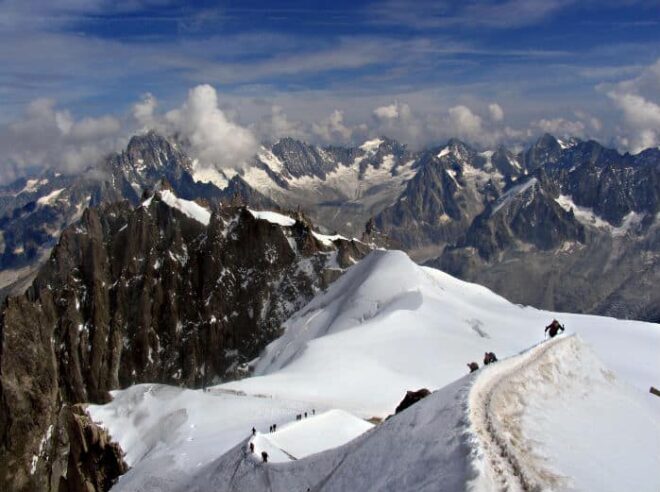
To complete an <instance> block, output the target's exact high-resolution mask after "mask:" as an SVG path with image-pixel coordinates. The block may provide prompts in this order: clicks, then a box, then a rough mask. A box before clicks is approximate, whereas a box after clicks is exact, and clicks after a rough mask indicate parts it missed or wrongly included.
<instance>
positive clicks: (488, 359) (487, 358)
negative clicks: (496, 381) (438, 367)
mask: <svg viewBox="0 0 660 492" xmlns="http://www.w3.org/2000/svg"><path fill="white" fill-rule="evenodd" d="M560 331H561V332H564V331H565V328H564V325H562V324H561V323H559V321H557V320H556V319H553V320H552V323H550V324H549V325H548V326H546V327H545V331H544V337H547V336H548V335H549V336H550V338H554V337H555V336H557V334H559V332H560ZM493 362H497V357H495V353H493V352H486V353H485V354H484V365H485V366H487V365H488V364H492V363H493ZM467 366H468V368H469V369H470V372H475V371H478V370H479V364H477V363H476V362H469V363H468V364H467Z"/></svg>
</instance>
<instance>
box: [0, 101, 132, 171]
mask: <svg viewBox="0 0 660 492" xmlns="http://www.w3.org/2000/svg"><path fill="white" fill-rule="evenodd" d="M121 126H122V125H121V122H120V121H119V120H118V119H117V118H115V117H112V116H101V117H99V118H91V117H86V118H82V119H80V120H76V119H75V118H74V117H73V115H72V114H71V113H70V112H69V111H67V110H62V109H58V108H57V104H56V102H55V101H54V100H52V99H46V98H40V99H36V100H34V101H32V102H31V103H30V104H28V106H27V108H26V109H25V112H24V114H23V115H22V117H20V118H19V119H18V120H16V121H14V122H12V123H10V124H8V125H6V126H4V127H2V128H0V148H1V149H2V150H3V158H4V165H3V166H2V168H1V171H0V179H2V180H3V181H9V180H12V179H15V178H17V177H20V176H21V175H22V174H24V172H25V170H26V169H29V168H43V167H51V168H53V169H55V170H59V171H62V172H79V171H81V170H82V169H84V168H86V167H88V166H90V165H93V164H95V162H96V161H97V160H98V159H99V158H101V157H102V156H103V155H105V154H106V153H108V152H111V151H113V150H116V149H117V148H118V146H119V145H120V144H121V135H120V132H121Z"/></svg>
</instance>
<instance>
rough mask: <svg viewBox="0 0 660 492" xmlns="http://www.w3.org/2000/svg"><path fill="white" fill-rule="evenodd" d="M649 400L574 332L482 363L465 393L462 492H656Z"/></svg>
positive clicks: (657, 442)
mask: <svg viewBox="0 0 660 492" xmlns="http://www.w3.org/2000/svg"><path fill="white" fill-rule="evenodd" d="M654 403H656V402H653V401H651V400H650V399H649V398H647V397H645V396H644V395H642V394H641V393H639V392H637V391H635V390H633V389H632V388H630V387H629V386H628V385H627V384H625V383H623V382H621V381H620V380H619V379H618V378H617V377H616V375H615V374H614V373H613V372H611V371H610V370H608V369H607V368H606V367H605V366H604V365H603V364H602V363H601V362H600V360H599V359H598V358H597V357H596V356H595V355H594V353H593V351H592V350H591V349H590V348H589V347H588V346H587V345H586V344H585V343H584V342H583V341H582V340H581V339H580V338H579V337H578V336H570V337H565V336H559V337H557V338H555V339H553V340H551V341H548V342H545V343H543V344H541V345H538V346H536V347H534V348H533V349H531V350H529V351H527V352H525V353H523V354H521V355H520V356H518V357H513V358H511V359H507V360H505V361H503V362H500V363H498V364H495V365H492V366H489V367H487V368H485V369H484V370H482V371H481V373H480V374H479V377H478V378H477V379H476V380H475V383H474V385H473V386H472V388H471V391H470V395H469V417H470V432H471V434H472V435H473V436H474V439H475V441H476V443H477V446H476V449H475V452H474V457H475V459H474V463H473V464H474V467H475V469H476V470H477V477H476V478H475V479H474V480H472V481H471V484H470V485H471V486H470V490H473V491H479V492H482V491H483V492H487V491H491V490H509V491H512V492H515V491H525V490H585V491H586V490H598V491H612V492H614V491H619V490H637V491H649V492H651V491H653V490H659V489H660V475H659V474H658V473H657V470H658V469H660V468H659V467H660V414H659V413H658V411H657V406H656V407H654V406H653V404H654Z"/></svg>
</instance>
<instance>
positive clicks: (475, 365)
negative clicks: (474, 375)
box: [467, 362, 479, 372]
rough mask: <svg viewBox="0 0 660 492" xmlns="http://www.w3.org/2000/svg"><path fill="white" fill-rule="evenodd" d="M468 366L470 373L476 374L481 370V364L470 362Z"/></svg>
mask: <svg viewBox="0 0 660 492" xmlns="http://www.w3.org/2000/svg"><path fill="white" fill-rule="evenodd" d="M467 366H468V367H469V368H470V372H474V371H476V370H478V369H479V364H477V363H476V362H470V363H469V364H468V365H467Z"/></svg>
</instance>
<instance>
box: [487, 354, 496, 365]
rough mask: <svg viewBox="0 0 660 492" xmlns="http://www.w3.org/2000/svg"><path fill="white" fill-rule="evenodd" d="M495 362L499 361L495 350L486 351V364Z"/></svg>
mask: <svg viewBox="0 0 660 492" xmlns="http://www.w3.org/2000/svg"><path fill="white" fill-rule="evenodd" d="M493 362H497V357H495V354H494V353H493V352H486V353H485V354H484V365H485V366H487V365H488V364H491V363H493Z"/></svg>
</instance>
